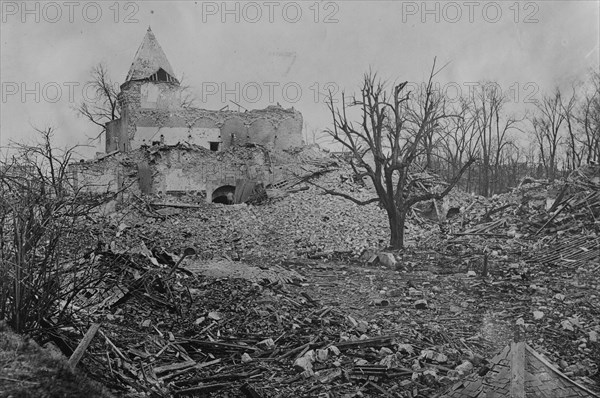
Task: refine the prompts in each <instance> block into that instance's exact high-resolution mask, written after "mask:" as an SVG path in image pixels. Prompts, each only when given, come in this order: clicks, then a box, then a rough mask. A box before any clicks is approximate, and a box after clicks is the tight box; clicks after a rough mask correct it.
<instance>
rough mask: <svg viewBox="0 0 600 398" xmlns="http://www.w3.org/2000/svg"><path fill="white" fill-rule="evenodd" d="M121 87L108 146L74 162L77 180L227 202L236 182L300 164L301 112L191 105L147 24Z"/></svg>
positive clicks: (283, 174) (267, 181) (286, 172)
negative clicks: (94, 155)
mask: <svg viewBox="0 0 600 398" xmlns="http://www.w3.org/2000/svg"><path fill="white" fill-rule="evenodd" d="M120 88H121V91H120V93H119V95H118V100H119V103H120V106H121V117H120V119H117V120H113V121H110V122H108V123H107V124H106V144H105V151H106V153H105V154H102V155H100V156H98V157H97V158H96V159H93V160H88V161H82V162H80V163H77V164H74V165H73V177H74V180H75V182H76V185H77V186H79V187H86V189H90V190H93V191H97V192H100V191H112V192H117V191H121V190H123V189H124V188H127V190H129V191H133V192H136V191H137V192H138V193H149V194H168V193H175V192H203V193H205V194H206V200H207V201H209V202H210V201H213V202H216V203H231V198H232V195H233V193H234V191H235V189H236V186H238V185H239V184H240V182H241V183H243V182H248V181H250V182H252V183H256V184H262V185H263V186H268V185H272V184H277V183H281V182H282V181H285V180H286V179H289V178H292V177H293V176H295V175H297V174H296V171H297V170H299V169H300V166H299V164H300V163H301V160H300V158H299V157H298V156H295V155H293V154H294V153H296V154H297V153H299V152H301V150H299V149H298V148H299V147H301V146H302V145H303V140H302V126H303V120H302V114H301V113H300V112H298V111H296V110H294V109H293V108H291V109H284V108H282V107H281V106H269V107H267V108H266V109H258V110H248V111H245V112H238V111H230V110H218V111H214V110H206V109H199V108H193V107H190V106H189V104H186V101H185V89H184V88H183V87H182V86H181V84H180V82H179V81H178V79H177V78H176V77H175V73H174V71H173V68H172V66H171V64H170V63H169V61H168V59H167V57H166V55H165V53H164V51H163V50H162V48H161V47H160V45H159V44H158V41H157V40H156V37H155V36H154V33H153V32H152V30H151V29H150V28H148V31H147V32H146V35H145V37H144V39H143V41H142V43H141V45H140V47H139V49H138V50H137V52H136V54H135V57H134V60H133V63H132V64H131V67H130V69H129V73H128V74H127V77H126V79H125V82H124V83H123V84H122V85H121V86H120ZM311 156H312V155H311Z"/></svg>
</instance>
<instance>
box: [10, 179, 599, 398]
mask: <svg viewBox="0 0 600 398" xmlns="http://www.w3.org/2000/svg"><path fill="white" fill-rule="evenodd" d="M594 175H597V173H596V174H594V171H593V170H587V171H586V170H584V171H582V172H580V173H579V174H575V175H573V176H572V179H571V180H570V181H569V185H568V186H567V187H566V188H564V187H565V185H564V184H558V183H557V184H553V185H549V184H546V183H543V182H532V183H530V184H526V185H523V186H522V187H520V188H519V189H516V190H515V191H513V192H511V193H508V194H504V195H499V196H496V197H494V198H491V199H484V198H477V197H472V196H470V195H466V194H461V193H453V194H452V195H451V197H450V198H449V200H448V201H446V202H445V203H441V202H440V203H438V204H437V205H438V208H439V209H438V210H439V213H440V214H441V215H442V217H441V218H442V220H437V221H435V222H434V221H431V220H430V218H431V217H430V215H429V213H430V212H428V211H423V212H421V211H416V212H415V213H413V214H411V220H410V223H409V225H408V229H407V239H408V242H407V243H408V244H407V248H406V249H405V250H403V251H400V252H388V253H389V254H390V255H391V256H389V255H387V256H386V255H381V256H379V254H380V253H381V252H382V250H383V248H384V247H385V246H386V244H387V234H388V232H387V221H386V218H385V213H384V212H383V211H382V210H381V209H380V208H379V207H378V206H377V205H370V206H365V207H358V206H355V205H354V204H351V203H349V202H347V201H345V200H344V199H341V198H336V197H331V196H327V195H320V194H319V192H320V191H319V189H318V188H317V187H315V186H313V185H310V186H309V189H307V190H303V191H298V192H295V193H292V194H289V195H288V196H286V197H284V198H281V199H279V200H276V201H270V202H267V203H263V204H261V205H256V206H248V205H232V206H225V205H212V204H205V203H203V201H202V199H201V198H196V197H189V196H187V197H180V198H177V199H174V198H144V199H143V200H142V199H136V200H134V201H132V202H131V203H129V204H128V205H127V206H125V207H124V208H122V209H121V210H119V211H118V212H117V213H114V214H112V215H111V216H109V217H102V218H97V219H96V220H95V222H94V224H91V225H90V229H89V236H85V237H82V236H80V237H78V239H77V242H78V246H79V247H89V248H95V250H93V251H88V252H87V253H86V255H85V256H83V252H82V254H81V255H80V256H78V260H77V261H78V262H79V264H80V266H82V267H95V269H97V270H98V272H102V273H104V275H105V277H104V279H103V282H102V284H101V285H98V286H95V287H94V288H90V289H86V291H84V292H82V293H81V295H80V297H79V298H78V300H77V302H75V303H73V306H74V311H76V313H77V318H76V320H77V323H76V324H75V325H73V327H72V328H71V329H69V330H62V331H56V333H55V334H58V335H60V337H61V339H62V341H66V342H67V343H68V344H67V345H69V346H71V347H75V346H76V345H77V343H78V342H79V341H80V340H81V338H82V337H83V334H84V333H85V332H86V330H87V329H88V327H89V326H90V324H92V323H100V324H101V327H100V332H99V333H98V334H97V335H96V337H95V338H94V339H93V340H92V343H91V345H90V346H89V348H88V349H87V351H86V355H84V357H83V359H82V362H81V363H80V365H79V366H80V367H81V368H82V369H83V370H85V371H86V372H87V373H88V374H89V375H90V376H91V377H92V378H93V379H96V380H98V381H101V382H102V383H103V384H104V385H105V386H107V388H109V389H110V390H111V391H112V392H113V394H114V395H115V396H156V397H167V396H198V397H204V396H206V397H209V396H210V397H385V396H388V397H430V396H434V395H436V394H440V393H442V392H443V391H444V388H446V387H447V386H449V385H451V384H453V383H455V382H456V381H458V380H460V379H461V378H463V377H465V376H466V375H468V374H472V373H474V372H480V373H481V372H485V369H486V365H487V364H488V361H489V360H490V359H491V357H492V356H493V355H494V354H495V353H497V352H498V351H499V350H501V349H502V347H504V346H505V345H506V344H507V343H509V342H510V341H511V339H512V338H513V335H514V332H515V330H516V329H519V330H522V331H523V334H524V339H525V340H526V341H527V342H528V343H529V345H530V346H532V347H533V348H535V349H536V350H537V351H538V352H540V353H541V354H543V355H545V356H546V357H547V358H548V359H549V360H550V361H551V362H553V363H554V364H556V366H557V367H559V368H560V369H562V371H563V372H564V373H565V374H566V375H568V376H569V377H571V378H573V379H574V380H577V381H578V382H579V383H581V384H583V385H585V386H587V387H588V388H589V389H591V390H595V391H600V377H599V374H598V366H599V365H600V364H599V363H598V358H600V343H598V333H600V322H599V319H600V294H599V293H598V291H599V290H600V277H599V276H598V270H599V266H598V257H599V256H600V255H599V254H598V251H599V247H600V246H599V245H600V242H599V239H598V232H599V231H598V229H599V224H598V216H599V210H600V208H599V204H600V197H598V188H599V187H600V183H599V182H597V181H595V179H594ZM314 182H315V183H316V184H318V185H322V186H325V185H326V186H335V187H336V188H338V189H343V190H344V191H345V192H351V193H353V194H356V195H358V196H361V197H363V198H365V197H367V196H368V195H370V192H369V190H368V188H367V187H364V186H361V185H359V184H355V183H353V182H351V178H349V176H348V175H347V173H346V172H344V171H335V172H331V173H328V174H326V175H323V176H321V177H320V178H319V179H318V180H315V181H314ZM563 188H564V193H563V194H562V196H561V193H560V192H562V190H563ZM166 202H168V204H171V205H173V206H165V203H166ZM157 203H160V205H158V204H157ZM451 207H459V208H461V212H460V213H459V214H458V215H455V217H453V218H450V219H448V220H446V219H445V213H446V211H447V210H448V209H449V208H451ZM185 248H194V249H195V251H196V253H197V254H196V255H193V256H189V257H187V258H185V259H184V260H183V261H182V262H181V264H180V266H178V268H177V269H176V270H175V271H173V272H171V270H172V269H174V268H173V267H174V266H175V265H176V262H177V261H178V260H179V259H180V257H181V256H182V254H183V253H184V250H185ZM517 325H519V327H518V328H517ZM15 379H18V377H15ZM71 396H78V395H71ZM92 396H93V394H92ZM98 396H99V395H98Z"/></svg>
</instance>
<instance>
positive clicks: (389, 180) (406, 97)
mask: <svg viewBox="0 0 600 398" xmlns="http://www.w3.org/2000/svg"><path fill="white" fill-rule="evenodd" d="M438 72H439V70H436V66H435V61H434V64H433V67H432V69H431V73H430V75H429V79H428V82H427V85H426V89H425V90H424V92H423V97H422V98H420V99H415V98H412V97H411V93H410V92H407V91H406V86H407V82H404V83H400V84H397V85H394V86H393V88H392V90H391V92H390V91H388V90H386V87H385V84H384V83H383V82H381V80H379V79H378V77H377V75H376V74H375V73H372V72H370V73H367V74H365V76H364V81H363V84H362V88H361V90H360V95H359V96H358V97H356V96H353V97H352V98H351V99H349V98H347V97H346V96H345V95H344V93H342V95H341V102H340V106H339V107H338V106H336V105H335V100H334V98H333V95H332V94H330V96H329V101H328V106H329V110H330V112H331V116H332V119H333V128H331V129H330V130H329V131H328V132H329V134H331V136H332V137H333V139H334V140H335V141H336V142H338V143H340V144H341V145H342V146H343V147H345V148H346V149H348V150H349V151H350V153H351V154H352V155H353V157H352V161H351V165H352V167H353V169H354V172H355V173H357V174H363V175H367V176H369V178H370V179H371V180H372V182H373V185H374V188H375V191H376V193H377V196H376V197H373V198H370V199H367V200H363V201H361V200H358V199H356V198H354V197H352V196H350V195H348V194H345V193H342V192H337V191H335V190H330V189H325V192H326V193H328V194H331V195H335V196H341V197H343V198H346V199H348V200H351V201H352V202H354V203H356V204H358V205H367V204H369V203H377V202H379V203H380V204H381V206H382V207H383V208H384V209H385V211H386V213H387V217H388V221H389V226H390V247H391V248H392V249H401V248H402V247H403V246H404V224H405V221H406V215H407V212H408V211H409V210H410V209H411V207H412V206H413V205H415V204H416V203H418V202H422V201H426V200H431V199H441V198H443V197H444V196H445V195H447V194H448V193H449V192H450V191H451V190H452V188H453V187H454V186H455V185H456V183H457V181H458V180H459V178H460V176H461V175H462V174H463V173H464V171H465V170H466V169H467V168H468V167H469V166H470V165H471V164H472V163H473V162H474V160H475V159H474V158H471V159H469V160H468V161H467V162H466V163H465V165H464V166H463V168H462V169H461V170H460V172H459V173H458V174H457V175H456V176H455V177H454V178H453V179H452V181H450V182H449V184H448V185H447V186H446V187H445V189H443V190H440V191H438V192H417V190H416V186H417V181H416V180H415V179H413V178H411V174H410V172H411V166H413V165H414V164H415V161H416V160H417V159H418V157H419V156H420V155H422V149H423V148H424V145H423V144H424V143H423V140H424V137H426V136H427V135H428V134H430V133H431V130H432V129H436V128H438V126H439V123H440V121H441V120H443V119H446V118H449V117H456V116H451V115H448V114H446V107H445V103H444V100H443V98H442V97H441V96H440V95H438V94H436V93H435V92H434V90H433V79H434V77H435V75H436V74H437V73H438ZM416 107H419V108H420V109H419V110H417V109H416ZM350 108H354V109H358V111H359V112H360V116H359V117H360V122H358V123H355V122H353V121H352V120H351V117H350V116H349V115H348V112H349V111H350ZM415 115H419V116H418V117H415ZM367 156H369V157H370V156H372V158H373V160H372V161H370V160H369V159H368V158H367Z"/></svg>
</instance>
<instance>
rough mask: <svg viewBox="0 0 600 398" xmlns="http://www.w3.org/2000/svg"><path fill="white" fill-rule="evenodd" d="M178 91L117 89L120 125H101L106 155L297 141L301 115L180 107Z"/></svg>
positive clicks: (145, 85) (155, 85)
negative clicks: (160, 145)
mask: <svg viewBox="0 0 600 398" xmlns="http://www.w3.org/2000/svg"><path fill="white" fill-rule="evenodd" d="M181 93H182V90H181V88H180V87H179V86H178V85H176V84H174V83H167V82H141V81H129V82H126V83H124V84H123V85H122V86H121V93H120V94H119V100H120V101H121V109H122V114H121V119H120V122H117V121H113V122H110V123H109V124H108V125H107V137H106V151H107V153H108V152H111V151H113V150H115V149H117V148H118V149H119V150H121V151H131V150H135V149H137V148H139V147H141V146H142V145H144V144H147V145H151V144H152V142H153V141H160V136H161V135H162V136H163V137H164V138H163V142H164V143H165V144H167V145H175V144H177V142H188V143H193V144H196V145H200V146H203V147H205V148H210V142H219V143H220V144H219V149H227V148H229V147H231V146H237V145H244V144H246V143H255V144H260V145H263V146H266V147H268V148H276V149H287V148H292V147H298V146H301V145H302V144H303V142H302V125H303V120H302V114H301V113H300V112H298V111H296V110H294V109H293V108H291V109H283V108H282V107H280V106H269V107H267V108H266V109H260V110H251V111H247V112H236V111H210V110H206V109H198V108H182V107H181V103H182V98H181V97H182V94H181Z"/></svg>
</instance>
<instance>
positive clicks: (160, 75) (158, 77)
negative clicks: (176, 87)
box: [148, 68, 177, 83]
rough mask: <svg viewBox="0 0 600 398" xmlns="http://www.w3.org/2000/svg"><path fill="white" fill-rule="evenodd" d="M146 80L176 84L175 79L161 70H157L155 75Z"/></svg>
mask: <svg viewBox="0 0 600 398" xmlns="http://www.w3.org/2000/svg"><path fill="white" fill-rule="evenodd" d="M148 80H150V81H153V82H169V83H177V79H175V78H174V77H173V76H171V75H169V74H168V73H167V72H166V71H165V70H164V69H163V68H159V69H158V70H157V71H156V73H155V74H153V75H152V76H150V77H149V78H148Z"/></svg>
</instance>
